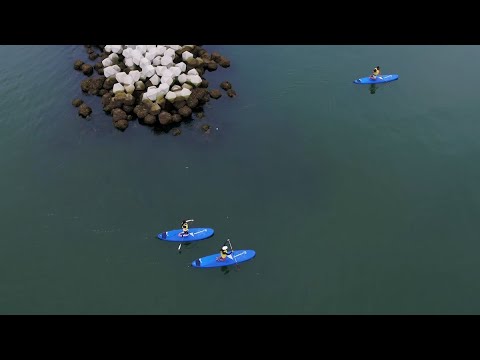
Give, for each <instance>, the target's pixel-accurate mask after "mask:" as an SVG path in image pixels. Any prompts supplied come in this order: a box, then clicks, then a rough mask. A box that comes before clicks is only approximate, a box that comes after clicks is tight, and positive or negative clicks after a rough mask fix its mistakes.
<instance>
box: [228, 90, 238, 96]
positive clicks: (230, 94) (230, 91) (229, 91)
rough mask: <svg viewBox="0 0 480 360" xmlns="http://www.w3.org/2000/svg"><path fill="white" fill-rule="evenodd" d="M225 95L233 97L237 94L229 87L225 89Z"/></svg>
mask: <svg viewBox="0 0 480 360" xmlns="http://www.w3.org/2000/svg"><path fill="white" fill-rule="evenodd" d="M227 95H228V96H229V97H231V98H233V97H235V96H237V93H236V91H235V90H233V89H229V90H227Z"/></svg>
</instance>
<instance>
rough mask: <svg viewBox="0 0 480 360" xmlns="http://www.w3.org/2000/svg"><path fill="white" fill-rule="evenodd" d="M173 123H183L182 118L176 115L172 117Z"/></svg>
mask: <svg viewBox="0 0 480 360" xmlns="http://www.w3.org/2000/svg"><path fill="white" fill-rule="evenodd" d="M172 121H173V122H175V123H179V122H180V121H182V116H181V115H180V114H174V115H172Z"/></svg>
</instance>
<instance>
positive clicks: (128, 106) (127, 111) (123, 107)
mask: <svg viewBox="0 0 480 360" xmlns="http://www.w3.org/2000/svg"><path fill="white" fill-rule="evenodd" d="M133 109H134V107H133V106H131V105H125V104H124V105H123V106H122V110H123V111H125V112H126V113H127V114H129V113H131V112H133Z"/></svg>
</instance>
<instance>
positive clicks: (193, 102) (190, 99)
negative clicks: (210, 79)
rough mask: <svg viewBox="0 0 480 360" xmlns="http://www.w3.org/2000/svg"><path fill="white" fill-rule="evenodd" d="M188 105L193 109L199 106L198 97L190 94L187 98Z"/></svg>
mask: <svg viewBox="0 0 480 360" xmlns="http://www.w3.org/2000/svg"><path fill="white" fill-rule="evenodd" d="M187 106H188V107H189V108H191V109H195V108H196V107H197V106H198V99H197V98H196V97H192V96H189V97H188V99H187Z"/></svg>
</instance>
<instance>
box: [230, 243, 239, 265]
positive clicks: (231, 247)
mask: <svg viewBox="0 0 480 360" xmlns="http://www.w3.org/2000/svg"><path fill="white" fill-rule="evenodd" d="M227 241H228V243H229V244H230V249H232V256H233V260H235V264H236V265H237V267H238V263H237V258H236V257H235V251H234V250H233V246H232V243H231V242H230V239H227Z"/></svg>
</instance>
